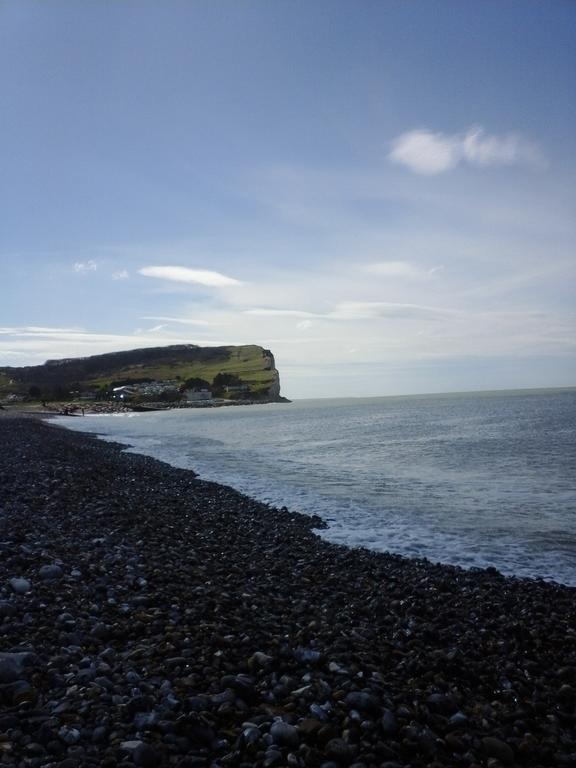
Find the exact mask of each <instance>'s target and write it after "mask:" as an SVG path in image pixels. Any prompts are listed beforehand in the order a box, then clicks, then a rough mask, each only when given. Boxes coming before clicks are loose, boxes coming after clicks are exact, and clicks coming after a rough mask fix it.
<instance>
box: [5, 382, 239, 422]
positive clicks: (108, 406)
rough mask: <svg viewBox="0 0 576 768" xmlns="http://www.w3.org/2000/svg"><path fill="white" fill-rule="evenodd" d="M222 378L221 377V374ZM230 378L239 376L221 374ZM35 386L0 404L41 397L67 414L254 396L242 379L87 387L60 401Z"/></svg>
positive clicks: (181, 405) (201, 403) (231, 400)
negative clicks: (46, 395) (43, 393)
mask: <svg viewBox="0 0 576 768" xmlns="http://www.w3.org/2000/svg"><path fill="white" fill-rule="evenodd" d="M217 378H218V377H217ZM221 378H222V379H224V380H227V378H229V379H230V380H232V379H235V378H236V377H232V376H230V377H226V374H224V375H222V376H221ZM35 389H36V388H35V387H31V388H30V393H29V394H28V395H23V394H17V393H12V394H9V395H7V396H6V397H5V398H3V400H2V401H1V402H0V407H3V406H16V405H18V404H24V403H28V402H30V401H34V400H40V401H41V403H42V406H43V407H44V408H46V409H47V410H52V411H57V412H60V413H64V414H66V415H68V414H70V415H73V414H79V413H82V414H83V413H84V412H85V411H87V410H88V411H92V412H99V413H106V412H115V411H120V410H136V411H138V410H145V411H148V410H163V409H167V408H203V407H204V408H206V407H208V408H209V407H217V406H220V405H234V404H237V403H246V402H247V401H248V400H249V398H250V385H249V384H246V383H244V382H242V381H240V380H237V381H234V383H227V384H224V383H223V381H215V383H214V385H212V389H210V388H209V385H208V382H205V383H204V384H203V385H202V384H200V385H199V380H197V381H196V382H194V386H191V385H189V382H184V383H183V382H182V381H181V380H179V379H168V380H162V381H145V382H130V383H126V384H119V385H118V386H111V387H109V388H106V389H105V390H102V389H85V390H82V391H71V392H67V393H66V394H67V397H63V398H57V400H58V401H59V402H55V401H51V400H48V399H44V398H43V397H42V395H41V393H40V391H39V392H38V393H37V392H35V391H33V390H35Z"/></svg>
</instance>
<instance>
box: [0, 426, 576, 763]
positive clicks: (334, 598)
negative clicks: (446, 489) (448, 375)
mask: <svg viewBox="0 0 576 768" xmlns="http://www.w3.org/2000/svg"><path fill="white" fill-rule="evenodd" d="M0 446H1V448H0V766H30V768H34V767H35V766H54V767H56V766H57V767H58V768H80V767H83V766H102V767H103V768H116V767H118V768H120V767H121V766H143V767H144V768H148V767H149V768H154V767H155V766H181V768H195V767H197V768H202V766H216V767H217V766H222V768H224V767H225V766H243V767H244V768H248V767H249V766H266V767H269V768H272V767H273V766H293V767H294V768H299V767H300V766H322V768H340V767H341V766H352V767H353V768H372V767H373V766H382V767H384V768H397V767H398V766H415V768H418V767H419V766H428V768H441V766H462V767H463V768H468V767H470V768H472V767H473V766H489V767H490V768H499V766H509V765H512V766H514V765H521V766H522V765H526V766H572V765H575V764H576V590H574V589H570V588H567V587H563V586H560V585H555V584H547V583H544V582H541V581H535V582H530V581H524V580H515V579H510V578H505V577H503V576H502V575H500V574H499V573H498V572H496V571H495V570H490V569H489V570H484V571H479V570H477V571H468V572H467V571H463V570H460V569H458V568H454V567H449V566H440V565H434V564H431V563H429V562H426V561H419V560H406V559H403V558H400V557H396V556H389V555H383V554H377V553H373V552H368V551H365V550H348V549H345V548H343V547H338V546H336V545H333V544H330V543H327V542H324V541H322V540H320V539H319V538H318V537H317V536H316V535H315V534H314V532H313V530H312V529H313V526H314V525H318V523H319V521H318V520H314V519H311V518H309V517H306V516H303V515H298V514H295V513H290V512H288V511H287V510H275V509H271V508H269V507H267V506H265V505H262V504H259V503H257V502H255V501H252V500H251V499H249V498H247V497H245V496H242V495H241V494H239V493H236V492H235V491H233V490H232V489H229V488H226V487H223V486H219V485H216V484H213V483H207V482H202V481H200V480H198V479H197V478H196V477H195V476H194V475H193V473H191V472H187V471H184V470H178V469H174V468H171V467H169V466H167V465H164V464H161V463H160V462H157V461H154V460H152V459H149V458H145V457H142V456H137V455H135V454H126V453H123V452H122V451H121V448H120V447H119V446H116V445H113V444H109V443H102V442H98V441H96V440H95V439H93V438H91V437H88V436H84V435H81V434H78V433H71V432H66V431H65V430H62V429H59V428H56V427H53V426H48V425H46V424H44V423H41V422H36V421H33V420H17V419H9V420H2V419H0Z"/></svg>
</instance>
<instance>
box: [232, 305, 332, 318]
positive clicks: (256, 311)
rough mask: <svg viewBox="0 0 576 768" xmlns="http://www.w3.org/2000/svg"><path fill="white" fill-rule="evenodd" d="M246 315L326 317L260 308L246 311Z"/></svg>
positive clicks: (298, 310) (310, 313) (302, 311)
mask: <svg viewBox="0 0 576 768" xmlns="http://www.w3.org/2000/svg"><path fill="white" fill-rule="evenodd" d="M244 314H245V315H257V316H260V317H325V315H320V314H317V313H315V312H305V311H304V310H301V309H266V308H258V307H256V308H255V309H246V310H244Z"/></svg>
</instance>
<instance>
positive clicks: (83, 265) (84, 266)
mask: <svg viewBox="0 0 576 768" xmlns="http://www.w3.org/2000/svg"><path fill="white" fill-rule="evenodd" d="M97 269H98V264H97V262H95V261H94V260H93V259H89V260H88V261H77V262H75V264H74V272H79V273H83V272H96V270H97Z"/></svg>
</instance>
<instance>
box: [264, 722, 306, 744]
mask: <svg viewBox="0 0 576 768" xmlns="http://www.w3.org/2000/svg"><path fill="white" fill-rule="evenodd" d="M270 735H271V736H272V740H273V741H274V744H278V745H279V746H281V747H291V748H295V747H297V746H298V745H299V743H300V736H299V735H298V731H297V729H296V728H295V727H294V726H293V725H290V724H289V723H284V722H282V721H281V720H278V721H277V722H275V723H274V724H273V725H272V727H271V728H270Z"/></svg>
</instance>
